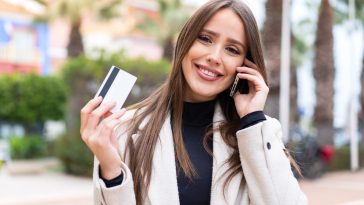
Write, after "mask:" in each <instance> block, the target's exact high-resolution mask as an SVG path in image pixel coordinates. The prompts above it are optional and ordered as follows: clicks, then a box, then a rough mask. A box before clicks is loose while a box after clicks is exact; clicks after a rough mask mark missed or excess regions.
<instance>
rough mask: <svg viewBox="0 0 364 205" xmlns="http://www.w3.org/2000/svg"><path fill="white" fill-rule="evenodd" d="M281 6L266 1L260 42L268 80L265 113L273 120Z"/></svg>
mask: <svg viewBox="0 0 364 205" xmlns="http://www.w3.org/2000/svg"><path fill="white" fill-rule="evenodd" d="M282 4H283V2H282V0H267V1H266V3H265V16H266V18H265V22H264V25H263V31H262V41H263V45H264V54H265V59H266V66H267V68H268V69H267V71H268V79H269V97H268V100H267V105H266V112H267V113H268V114H269V115H271V116H272V117H275V118H278V117H279V88H280V86H279V83H280V66H281V62H280V61H281V58H280V53H281V28H282V26H281V25H282Z"/></svg>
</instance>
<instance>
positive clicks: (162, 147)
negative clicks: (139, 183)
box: [148, 114, 179, 205]
mask: <svg viewBox="0 0 364 205" xmlns="http://www.w3.org/2000/svg"><path fill="white" fill-rule="evenodd" d="M159 139H160V140H159V141H158V142H157V144H156V147H155V152H154V156H153V163H152V164H153V172H152V180H151V182H150V186H149V194H148V195H149V196H148V198H149V204H152V205H171V204H175V205H179V196H178V185H177V174H176V163H175V155H174V146H173V137H172V129H171V123H170V115H169V114H168V115H167V118H166V120H165V122H164V124H163V126H162V129H161V131H160V137H159Z"/></svg>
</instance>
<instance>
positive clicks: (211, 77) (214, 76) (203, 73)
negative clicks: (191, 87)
mask: <svg viewBox="0 0 364 205" xmlns="http://www.w3.org/2000/svg"><path fill="white" fill-rule="evenodd" d="M195 67H196V69H197V74H198V75H199V76H200V77H201V78H202V79H204V80H207V81H215V80H218V79H219V78H220V77H221V76H222V75H220V74H219V73H216V72H212V71H211V70H207V69H205V68H204V67H203V66H201V65H198V64H195Z"/></svg>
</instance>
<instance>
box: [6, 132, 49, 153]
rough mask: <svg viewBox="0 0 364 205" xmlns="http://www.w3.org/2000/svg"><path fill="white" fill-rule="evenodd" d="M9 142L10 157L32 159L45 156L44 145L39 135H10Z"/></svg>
mask: <svg viewBox="0 0 364 205" xmlns="http://www.w3.org/2000/svg"><path fill="white" fill-rule="evenodd" d="M9 144H10V156H11V158H12V159H34V158H39V157H43V156H45V151H46V145H45V143H44V142H43V140H42V138H41V136H39V135H31V136H25V137H11V138H10V140H9Z"/></svg>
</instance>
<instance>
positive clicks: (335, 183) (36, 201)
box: [0, 170, 364, 205]
mask: <svg viewBox="0 0 364 205" xmlns="http://www.w3.org/2000/svg"><path fill="white" fill-rule="evenodd" d="M300 184H301V187H302V189H303V190H304V192H305V193H306V195H307V197H308V199H309V201H310V204H311V205H364V170H361V171H359V172H354V173H351V172H335V173H329V174H326V175H325V176H324V177H322V178H321V179H319V180H315V181H301V182H300ZM50 204H51V205H70V204H72V205H91V204H92V182H91V179H88V178H79V177H72V176H67V175H63V174H60V173H52V172H45V173H41V174H38V175H15V176H13V175H9V174H8V173H7V172H6V171H5V170H3V171H1V172H0V205H50Z"/></svg>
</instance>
